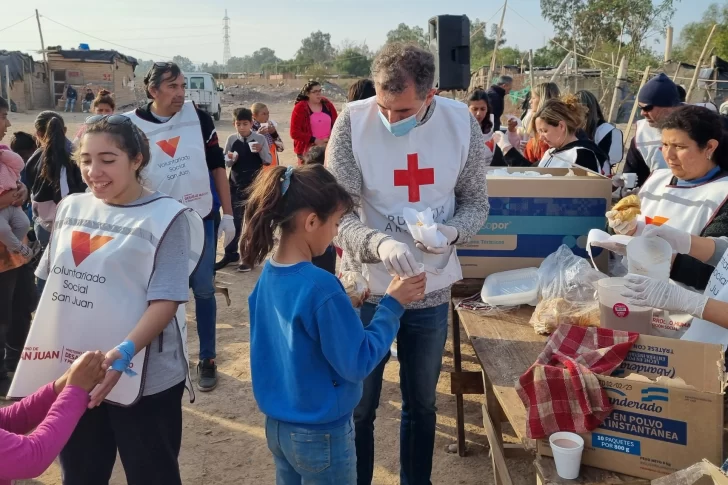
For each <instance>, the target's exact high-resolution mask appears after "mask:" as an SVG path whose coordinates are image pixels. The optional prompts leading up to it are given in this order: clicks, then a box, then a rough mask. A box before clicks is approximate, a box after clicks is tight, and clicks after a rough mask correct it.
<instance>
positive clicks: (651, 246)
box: [627, 236, 672, 280]
mask: <svg viewBox="0 0 728 485" xmlns="http://www.w3.org/2000/svg"><path fill="white" fill-rule="evenodd" d="M671 260H672V247H671V246H670V243H668V242H667V241H665V240H664V239H662V238H659V237H643V236H638V237H635V238H633V239H632V240H631V241H630V242H629V244H627V270H628V271H629V272H630V273H632V274H638V275H642V276H649V277H651V278H656V279H658V280H667V279H670V263H671Z"/></svg>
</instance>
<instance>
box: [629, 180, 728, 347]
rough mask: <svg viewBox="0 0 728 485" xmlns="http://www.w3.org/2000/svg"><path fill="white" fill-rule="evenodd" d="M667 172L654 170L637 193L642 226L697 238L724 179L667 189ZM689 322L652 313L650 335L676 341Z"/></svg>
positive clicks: (725, 193) (727, 187) (720, 197)
mask: <svg viewBox="0 0 728 485" xmlns="http://www.w3.org/2000/svg"><path fill="white" fill-rule="evenodd" d="M672 179H673V174H672V171H671V170H670V169H667V168H665V169H660V170H655V171H654V172H652V174H651V175H650V176H649V178H648V179H647V180H646V181H645V183H644V185H643V186H642V188H641V189H640V191H639V197H640V200H641V202H642V208H641V210H642V216H641V217H640V218H641V219H642V218H644V220H645V223H646V224H655V225H662V224H666V225H668V226H672V227H675V228H678V229H681V230H683V231H686V232H689V233H690V234H692V235H694V236H699V235H700V234H701V233H702V232H703V229H705V227H706V226H707V225H708V224H709V223H710V221H711V220H713V217H714V216H715V215H716V214H717V213H718V210H719V209H720V208H721V207H722V206H723V204H724V203H725V201H726V198H727V197H728V176H723V177H720V178H715V179H713V180H711V181H709V182H706V183H704V184H700V185H697V186H693V187H678V186H676V185H670V182H671V181H672ZM691 321H693V318H692V317H691V316H690V315H684V314H668V313H667V312H662V311H659V312H658V311H656V312H655V313H654V316H653V319H652V333H653V335H657V336H660V337H668V338H680V337H681V336H682V335H683V334H684V333H685V332H686V330H688V328H689V327H690V326H691Z"/></svg>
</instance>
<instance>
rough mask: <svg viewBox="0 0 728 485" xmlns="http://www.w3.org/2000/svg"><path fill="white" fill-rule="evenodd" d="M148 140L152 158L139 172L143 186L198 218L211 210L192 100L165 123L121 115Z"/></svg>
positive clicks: (203, 147)
mask: <svg viewBox="0 0 728 485" xmlns="http://www.w3.org/2000/svg"><path fill="white" fill-rule="evenodd" d="M125 116H128V117H129V118H131V120H132V121H133V122H134V124H135V125H137V126H138V127H139V128H140V129H141V130H142V131H143V132H144V134H146V135H147V138H148V139H149V149H150V151H151V155H152V159H151V161H150V162H149V165H147V166H146V168H145V169H144V171H143V172H142V177H143V179H144V185H145V186H146V187H147V188H149V189H150V190H153V191H156V190H158V191H160V192H162V193H163V194H167V195H169V196H171V197H174V198H175V199H177V200H178V201H179V202H181V203H182V204H184V205H186V206H187V207H189V208H190V209H194V210H195V211H197V213H198V214H200V216H201V217H206V216H207V215H208V214H209V213H210V211H211V210H212V189H211V187H210V175H209V173H208V170H207V162H206V160H205V142H204V140H203V139H202V130H201V128H200V118H199V117H198V116H197V111H196V110H195V106H194V104H192V101H186V102H185V104H184V106H183V107H182V110H181V111H180V112H179V113H177V114H175V115H174V116H172V118H170V120H169V121H167V122H166V123H152V122H150V121H146V120H143V119H141V118H140V117H139V116H137V114H136V111H130V112H128V113H126V114H125Z"/></svg>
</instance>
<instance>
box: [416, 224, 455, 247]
mask: <svg viewBox="0 0 728 485" xmlns="http://www.w3.org/2000/svg"><path fill="white" fill-rule="evenodd" d="M437 230H438V232H439V233H440V234H442V235H443V236H445V238H446V239H447V245H446V246H444V247H441V248H433V247H430V246H425V245H424V244H422V243H421V242H419V241H415V246H416V247H417V249H419V250H420V251H422V252H423V253H430V254H445V253H446V252H447V251H449V250H450V246H452V245H453V244H455V243H456V242H457V240H458V230H457V229H455V228H454V227H452V226H446V225H445V224H438V225H437Z"/></svg>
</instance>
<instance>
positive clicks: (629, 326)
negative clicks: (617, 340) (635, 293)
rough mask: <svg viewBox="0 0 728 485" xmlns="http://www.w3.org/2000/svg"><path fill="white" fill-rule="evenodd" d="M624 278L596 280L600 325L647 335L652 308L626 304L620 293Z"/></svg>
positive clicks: (650, 326) (650, 327)
mask: <svg viewBox="0 0 728 485" xmlns="http://www.w3.org/2000/svg"><path fill="white" fill-rule="evenodd" d="M622 291H624V278H603V279H601V280H599V281H597V292H598V293H599V312H600V326H601V327H603V328H610V329H612V330H625V331H627V332H637V333H641V334H646V335H649V333H650V332H651V331H652V308H647V307H641V306H635V305H628V304H627V302H626V301H625V300H626V299H625V298H624V297H623V296H622V295H621V293H622Z"/></svg>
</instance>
